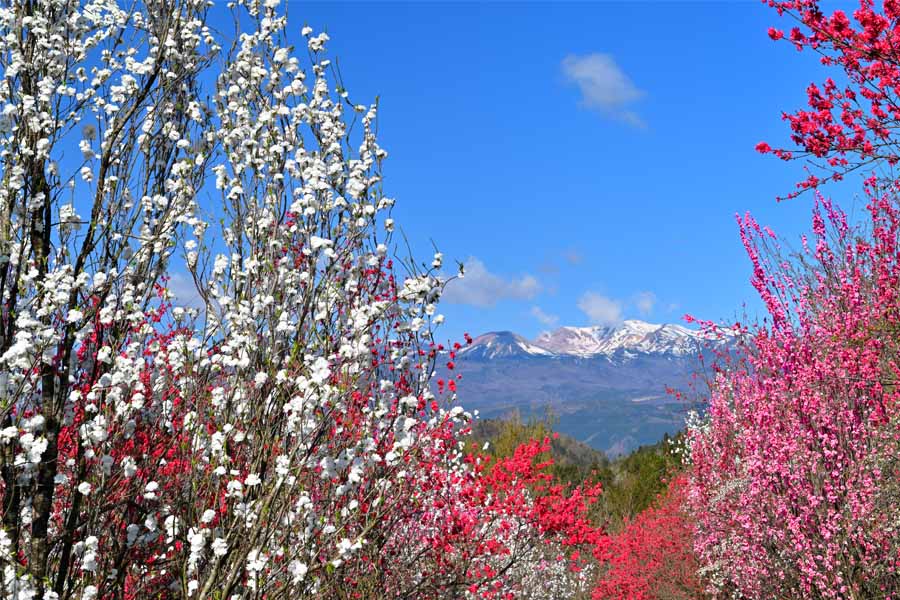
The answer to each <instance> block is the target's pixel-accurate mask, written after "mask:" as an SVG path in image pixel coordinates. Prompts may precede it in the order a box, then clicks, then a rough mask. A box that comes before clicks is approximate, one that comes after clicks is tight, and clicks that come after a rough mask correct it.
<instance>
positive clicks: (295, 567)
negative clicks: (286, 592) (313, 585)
mask: <svg viewBox="0 0 900 600" xmlns="http://www.w3.org/2000/svg"><path fill="white" fill-rule="evenodd" d="M307 571H309V568H308V567H307V566H306V564H304V563H302V562H300V561H299V560H292V561H291V562H290V563H289V564H288V573H290V574H291V577H292V578H293V580H294V583H298V582H300V581H303V579H304V578H305V577H306V572H307Z"/></svg>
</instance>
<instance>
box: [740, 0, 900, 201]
mask: <svg viewBox="0 0 900 600" xmlns="http://www.w3.org/2000/svg"><path fill="white" fill-rule="evenodd" d="M764 2H766V3H767V4H768V5H769V6H771V7H773V8H775V9H776V10H777V11H778V13H779V15H783V16H786V17H789V18H791V19H792V20H793V21H795V23H796V25H794V26H792V27H791V29H790V31H789V32H788V34H787V36H786V35H785V32H784V31H782V30H780V29H776V28H770V29H769V37H771V38H772V39H773V40H781V39H787V40H788V41H790V42H791V43H792V44H793V45H794V46H795V47H796V48H797V49H798V50H809V51H812V52H814V53H816V54H817V55H818V56H819V57H820V62H821V63H822V64H823V65H825V66H826V67H834V68H837V69H840V70H841V71H842V75H841V76H840V77H837V76H836V78H832V77H829V78H827V79H826V80H825V81H824V82H823V83H821V84H816V83H812V84H810V85H809V87H808V88H807V90H806V91H807V97H808V100H807V103H808V108H806V109H801V110H797V111H796V112H794V113H784V114H783V118H784V120H786V121H787V122H788V123H789V125H790V128H791V132H792V134H791V140H792V141H793V142H794V143H795V144H796V145H797V147H796V148H774V149H773V148H772V147H771V146H770V145H769V144H767V143H765V142H761V143H760V144H758V145H757V147H756V149H757V150H758V151H759V152H762V153H773V154H775V155H776V156H778V157H780V158H782V159H784V160H791V159H796V158H808V159H810V161H811V162H812V164H813V165H815V166H816V167H818V169H817V172H818V174H815V173H811V174H810V175H809V177H808V178H807V179H806V180H804V181H802V182H800V183H798V185H797V187H798V191H795V192H793V193H791V194H789V195H788V196H787V197H788V198H790V197H794V196H796V195H797V194H799V193H801V192H803V191H805V190H808V189H813V188H816V187H818V186H820V185H821V184H823V183H825V182H828V181H839V180H841V179H843V177H844V176H845V175H846V174H848V173H849V172H851V171H855V170H857V169H861V168H864V167H866V166H873V167H874V166H875V165H876V164H877V165H878V166H879V167H887V168H888V169H890V168H892V167H893V166H894V165H896V163H897V161H898V159H900V147H898V145H897V143H896V140H895V139H894V137H895V135H896V131H897V123H898V121H900V50H898V48H900V3H898V2H896V1H895V0H886V1H885V2H884V3H883V6H882V7H878V6H876V4H875V2H874V1H873V0H860V2H859V7H858V8H857V9H856V10H854V11H853V12H852V14H850V15H848V14H847V13H846V12H845V11H844V10H840V9H838V10H834V11H833V12H831V13H830V14H828V13H827V11H826V10H825V9H824V8H823V7H822V6H821V2H819V0H764ZM879 8H881V9H882V10H880V11H879ZM836 79H837V80H836Z"/></svg>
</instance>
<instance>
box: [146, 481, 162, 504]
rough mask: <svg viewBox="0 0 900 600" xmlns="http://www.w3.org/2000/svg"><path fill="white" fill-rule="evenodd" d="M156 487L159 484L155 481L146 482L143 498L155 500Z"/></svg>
mask: <svg viewBox="0 0 900 600" xmlns="http://www.w3.org/2000/svg"><path fill="white" fill-rule="evenodd" d="M158 489H159V484H158V483H156V482H155V481H151V482H149V483H147V485H146V486H145V487H144V498H146V499H147V500H155V499H156V498H157V496H156V490H158Z"/></svg>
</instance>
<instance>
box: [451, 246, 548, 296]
mask: <svg viewBox="0 0 900 600" xmlns="http://www.w3.org/2000/svg"><path fill="white" fill-rule="evenodd" d="M540 291H541V284H540V282H538V280H537V279H535V278H534V277H533V276H532V275H527V274H526V275H523V276H522V277H520V278H510V279H504V278H503V277H500V276H499V275H495V274H493V273H491V272H490V271H488V270H487V267H485V265H484V263H483V262H481V261H480V260H478V259H477V258H475V257H474V256H472V257H469V259H468V260H467V261H466V262H465V277H463V278H461V279H454V280H453V281H451V282H450V283H448V284H447V287H446V288H445V289H444V295H443V296H442V299H443V300H445V301H447V302H449V303H451V304H471V305H473V306H481V307H489V306H494V305H495V304H496V303H497V302H498V301H500V300H530V299H531V298H534V297H535V296H536V295H537V294H538V293H539V292H540Z"/></svg>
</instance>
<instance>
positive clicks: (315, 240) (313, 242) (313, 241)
mask: <svg viewBox="0 0 900 600" xmlns="http://www.w3.org/2000/svg"><path fill="white" fill-rule="evenodd" d="M333 244H334V242H333V241H331V240H328V239H325V238H320V237H319V236H316V235H314V236H311V237H310V238H309V247H310V248H312V249H313V250H318V249H319V248H321V247H322V246H331V245H333Z"/></svg>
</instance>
